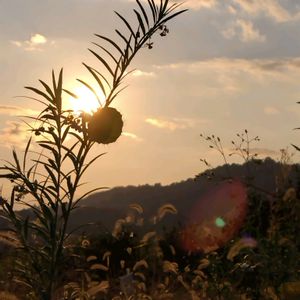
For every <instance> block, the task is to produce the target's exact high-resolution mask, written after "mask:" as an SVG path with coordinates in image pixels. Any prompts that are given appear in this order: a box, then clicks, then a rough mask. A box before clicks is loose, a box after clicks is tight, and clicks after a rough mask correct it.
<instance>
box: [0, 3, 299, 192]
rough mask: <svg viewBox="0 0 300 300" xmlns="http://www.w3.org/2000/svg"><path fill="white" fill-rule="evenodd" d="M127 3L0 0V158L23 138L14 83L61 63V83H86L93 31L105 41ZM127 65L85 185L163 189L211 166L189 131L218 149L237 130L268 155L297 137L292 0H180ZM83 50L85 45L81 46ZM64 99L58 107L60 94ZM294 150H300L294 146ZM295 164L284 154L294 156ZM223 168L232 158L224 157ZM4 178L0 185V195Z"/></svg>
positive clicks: (21, 105)
mask: <svg viewBox="0 0 300 300" xmlns="http://www.w3.org/2000/svg"><path fill="white" fill-rule="evenodd" d="M133 8H136V3H135V1H133V0H26V1H24V0H0V137H1V143H0V153H1V157H2V158H3V159H10V158H11V149H12V147H15V148H16V149H17V151H18V152H19V153H22V151H23V150H24V147H25V144H26V141H27V139H28V132H27V131H26V127H25V126H24V124H23V123H22V122H21V120H20V118H18V117H16V116H17V115H30V114H33V115H34V114H35V113H36V112H37V109H38V107H37V105H36V104H35V103H34V102H31V101H29V100H26V99H23V98H15V96H19V95H30V93H28V91H26V90H24V86H28V85H29V86H35V87H39V82H38V79H42V80H44V81H46V82H49V83H50V80H51V70H52V69H54V70H55V71H56V72H58V71H59V69H60V68H62V67H63V68H64V75H65V77H64V84H65V86H66V87H67V88H69V89H70V90H76V89H78V88H79V86H80V85H79V83H78V82H76V78H81V79H84V80H87V81H92V78H90V76H89V75H88V74H87V71H86V70H85V69H84V67H83V66H82V64H81V63H82V62H86V63H88V64H90V65H93V66H95V67H100V65H99V64H98V62H97V61H96V60H95V58H94V57H93V56H92V55H91V54H90V53H89V51H88V50H87V49H88V48H90V47H92V48H93V46H92V44H91V42H99V41H98V40H97V38H96V37H95V36H94V35H93V34H94V33H98V34H103V35H107V36H109V37H111V38H114V39H117V36H116V35H115V33H114V29H115V28H119V29H124V26H123V24H122V23H121V22H120V20H119V19H118V18H117V16H116V15H115V14H114V11H115V10H117V11H118V12H120V13H122V14H123V15H124V16H126V18H128V20H132V19H133V18H134V14H133V12H132V9H133ZM182 8H188V9H189V11H188V12H186V13H184V14H183V15H180V16H179V17H178V18H176V19H174V20H172V21H171V22H170V23H169V24H168V27H169V30H170V33H169V34H168V35H167V36H166V37H160V36H158V37H156V38H155V39H154V47H153V49H151V50H149V49H146V48H145V49H142V51H140V53H139V55H138V57H136V59H135V61H134V62H133V64H132V69H135V72H134V73H133V74H132V75H131V76H130V77H128V79H127V83H128V84H129V87H128V88H127V90H126V91H124V92H123V93H122V94H120V96H119V97H118V98H117V99H116V100H115V101H114V102H113V104H112V106H113V107H116V108H117V109H118V110H119V111H120V112H121V113H122V115H123V120H124V129H123V135H122V136H121V137H120V138H119V140H118V141H117V142H116V143H114V144H111V145H108V146H104V145H97V146H96V147H95V148H94V150H93V154H97V153H102V152H105V153H106V155H104V156H103V157H102V158H101V159H100V160H99V161H98V162H97V163H96V164H95V165H94V166H93V168H91V169H90V171H89V173H88V174H87V176H86V178H85V180H86V181H87V182H90V185H89V187H94V186H99V185H100V186H106V187H114V186H126V185H139V184H146V183H148V184H154V183H162V184H170V183H172V182H178V181H181V180H185V179H187V178H190V177H194V176H195V175H196V174H198V173H199V172H201V171H203V170H204V168H205V166H204V165H203V163H201V161H200V159H201V158H205V159H206V160H208V161H209V162H210V163H211V164H212V165H213V166H217V165H219V164H222V162H223V161H222V158H221V156H220V155H219V154H218V153H217V152H216V151H215V150H214V149H211V148H209V147H208V144H207V142H205V141H204V140H203V139H201V138H200V134H201V133H202V134H205V135H211V134H215V135H216V136H219V137H220V139H221V140H222V143H223V147H224V151H225V152H226V153H227V154H228V153H230V152H231V151H232V144H231V141H232V140H233V139H236V138H237V137H236V134H237V133H239V132H242V131H244V130H245V129H247V130H248V131H249V134H250V136H253V137H254V136H257V135H258V136H259V137H260V139H261V140H260V142H257V143H253V146H252V147H253V148H254V150H253V151H256V152H257V153H258V154H259V155H260V156H261V157H266V156H271V157H273V158H276V159H278V158H279V157H280V149H282V148H286V147H289V148H290V150H291V152H293V151H292V148H291V147H290V144H291V143H294V144H297V142H298V141H299V134H300V132H298V131H296V130H293V129H294V128H295V127H298V126H299V125H300V118H299V117H300V106H299V105H298V104H297V103H296V102H297V101H299V100H300V39H299V34H300V26H299V25H300V2H298V1H294V0H260V1H256V0H226V1H225V0H223V1H221V0H189V1H186V2H185V3H184V4H183V5H182ZM93 49H94V48H93ZM66 101H70V100H68V99H66ZM299 144H300V143H299ZM295 159H297V158H296V156H295ZM230 161H231V162H235V161H239V160H238V158H237V157H235V156H234V157H232V158H231V160H230ZM6 185H7V183H4V188H5V187H6Z"/></svg>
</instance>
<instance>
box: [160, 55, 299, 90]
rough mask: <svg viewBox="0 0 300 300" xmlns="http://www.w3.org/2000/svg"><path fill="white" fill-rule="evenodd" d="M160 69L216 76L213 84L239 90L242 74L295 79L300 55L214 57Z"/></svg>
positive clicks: (262, 78)
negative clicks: (287, 56)
mask: <svg viewBox="0 0 300 300" xmlns="http://www.w3.org/2000/svg"><path fill="white" fill-rule="evenodd" d="M156 68H157V69H158V70H166V71H173V72H176V71H178V72H179V73H181V74H182V73H188V74H191V75H196V74H206V76H210V75H211V76H212V77H213V78H214V82H213V84H214V85H216V84H217V83H218V82H221V81H222V82H223V83H224V81H223V80H225V82H227V84H229V83H232V84H233V85H232V87H231V89H237V90H239V86H236V85H235V83H234V82H235V80H234V81H232V80H233V79H235V78H236V79H241V76H242V75H247V76H251V78H252V79H253V80H255V81H259V82H262V83H266V82H267V79H268V78H270V79H271V80H274V79H278V80H280V81H282V80H285V81H286V80H288V81H295V80H296V77H294V76H297V75H299V72H300V57H294V58H278V59H238V58H232V59H231V58H213V59H207V60H199V61H194V62H189V63H177V64H169V65H160V66H156Z"/></svg>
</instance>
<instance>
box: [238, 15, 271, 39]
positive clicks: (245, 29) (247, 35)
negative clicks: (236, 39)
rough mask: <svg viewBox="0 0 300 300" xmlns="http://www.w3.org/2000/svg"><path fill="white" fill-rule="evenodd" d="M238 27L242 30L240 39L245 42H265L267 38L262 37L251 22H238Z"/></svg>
mask: <svg viewBox="0 0 300 300" xmlns="http://www.w3.org/2000/svg"><path fill="white" fill-rule="evenodd" d="M236 25H237V27H239V28H240V29H241V33H240V39H241V41H243V42H253V41H256V42H264V41H265V39H266V38H265V36H263V35H261V34H260V32H259V31H258V30H257V29H255V28H254V25H253V23H252V22H250V21H246V20H241V19H239V20H237V21H236Z"/></svg>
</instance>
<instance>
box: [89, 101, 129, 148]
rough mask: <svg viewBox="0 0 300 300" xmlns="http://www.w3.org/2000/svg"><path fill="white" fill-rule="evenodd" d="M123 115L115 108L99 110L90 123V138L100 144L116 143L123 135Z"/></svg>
mask: <svg viewBox="0 0 300 300" xmlns="http://www.w3.org/2000/svg"><path fill="white" fill-rule="evenodd" d="M122 128H123V120H122V115H121V114H120V113H119V112H118V111H117V110H116V109H115V108H113V107H103V108H99V109H98V110H97V111H96V112H95V113H94V114H93V115H92V116H91V118H90V120H89V122H88V135H89V138H90V139H91V140H92V141H94V142H97V143H99V144H110V143H114V142H115V141H116V140H117V139H118V137H119V136H120V135H121V133H122Z"/></svg>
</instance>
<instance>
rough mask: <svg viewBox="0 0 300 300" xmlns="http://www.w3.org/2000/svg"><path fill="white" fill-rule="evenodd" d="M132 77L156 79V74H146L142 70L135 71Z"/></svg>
mask: <svg viewBox="0 0 300 300" xmlns="http://www.w3.org/2000/svg"><path fill="white" fill-rule="evenodd" d="M132 76H134V77H154V76H155V73H154V72H144V71H141V70H135V71H134V72H133V73H132Z"/></svg>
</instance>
